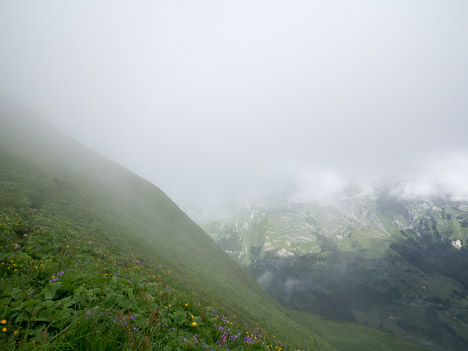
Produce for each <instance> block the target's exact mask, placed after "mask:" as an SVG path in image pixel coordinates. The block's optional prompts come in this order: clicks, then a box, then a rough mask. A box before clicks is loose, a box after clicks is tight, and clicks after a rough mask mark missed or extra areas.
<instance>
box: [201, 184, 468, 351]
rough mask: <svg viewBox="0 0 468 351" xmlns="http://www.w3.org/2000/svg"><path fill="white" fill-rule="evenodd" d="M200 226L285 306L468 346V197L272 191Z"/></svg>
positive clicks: (447, 345)
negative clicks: (312, 199)
mask: <svg viewBox="0 0 468 351" xmlns="http://www.w3.org/2000/svg"><path fill="white" fill-rule="evenodd" d="M202 227H203V228H204V229H205V230H206V232H207V233H208V234H210V235H211V236H212V237H213V238H214V239H215V240H216V242H217V243H218V244H219V245H220V246H221V247H222V248H223V249H224V250H225V251H226V252H227V253H229V254H230V255H231V257H233V258H235V259H236V260H238V261H239V262H240V263H242V264H243V265H244V266H245V267H247V268H248V270H249V271H250V273H251V274H252V275H253V276H254V277H255V278H256V279H257V281H258V282H259V283H260V284H262V285H263V286H264V287H265V288H266V289H267V290H268V292H269V293H270V294H271V295H272V296H273V297H274V298H275V299H276V300H277V301H278V302H280V303H281V304H282V305H283V306H285V307H288V308H293V309H298V310H301V311H306V312H310V313H317V314H320V315H322V316H325V317H328V318H332V319H335V320H344V321H348V322H352V323H358V324H361V325H368V326H372V327H374V328H377V329H380V330H384V331H387V332H391V333H393V334H394V335H396V336H399V337H401V338H404V339H405V340H411V341H413V342H417V343H419V344H421V345H424V346H426V347H429V348H431V349H434V350H437V349H452V350H462V349H468V337H467V335H468V269H467V267H468V248H467V243H468V203H464V202H453V201H449V200H446V199H442V198H426V199H417V200H402V199H399V198H396V197H392V196H390V195H388V194H385V193H383V194H381V195H380V196H377V197H375V198H371V197H359V196H356V197H347V198H342V199H340V200H336V201H333V202H329V203H327V204H320V203H289V202H287V201H277V200H276V201H272V200H264V201H258V202H255V203H252V204H250V205H249V206H246V207H244V208H242V209H240V210H239V211H236V212H234V213H232V215H231V216H230V217H229V218H226V219H224V220H221V221H214V222H209V223H204V224H202ZM322 335H323V334H322ZM330 342H331V343H333V342H332V341H331V340H330Z"/></svg>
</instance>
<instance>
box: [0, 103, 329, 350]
mask: <svg viewBox="0 0 468 351" xmlns="http://www.w3.org/2000/svg"><path fill="white" fill-rule="evenodd" d="M0 165H1V167H0V181H1V183H0V195H1V196H0V209H1V210H2V211H3V212H4V213H5V215H7V213H10V216H11V213H13V212H14V211H17V212H20V213H22V214H24V216H29V217H28V218H30V219H31V218H35V217H31V216H33V215H32V214H31V213H39V214H41V216H46V217H47V216H49V217H51V216H53V217H54V220H55V221H57V223H67V225H66V227H67V230H68V231H69V232H70V233H71V232H73V231H76V232H78V233H80V235H86V238H87V239H89V240H90V242H92V240H93V237H94V236H96V238H100V239H99V240H101V241H102V240H104V241H105V242H107V243H108V245H111V246H113V247H114V246H115V247H121V248H122V247H123V248H125V250H127V251H130V252H133V253H137V255H138V256H141V257H143V258H144V261H145V262H146V263H147V264H149V265H152V264H153V265H162V266H164V267H166V269H167V270H168V271H170V272H171V275H172V276H173V277H174V279H176V280H177V281H183V284H184V286H186V287H187V289H188V290H190V289H193V290H195V292H196V294H198V295H199V296H204V298H205V299H208V300H211V301H213V303H219V304H221V305H223V306H224V307H225V308H227V309H230V310H232V311H234V313H235V314H236V315H238V316H239V318H241V319H242V320H244V321H246V322H247V323H252V324H264V325H265V323H266V324H267V325H268V328H269V330H270V331H271V333H273V334H275V335H277V337H278V338H280V339H283V340H287V342H288V345H290V346H295V347H313V346H314V345H317V341H316V340H317V338H315V337H314V336H313V335H311V333H310V332H309V331H308V330H307V329H306V328H302V327H300V326H299V325H298V324H297V323H295V322H294V321H292V320H291V319H290V318H288V317H287V316H285V315H284V313H282V310H281V307H279V306H278V305H277V304H276V302H274V300H272V299H271V298H270V297H269V295H268V294H266V293H265V292H264V290H263V289H262V288H261V287H260V286H259V285H258V284H257V283H256V282H255V281H254V280H253V279H252V278H251V277H250V276H249V275H248V274H246V273H245V272H244V271H243V269H241V268H240V266H239V265H238V264H237V263H235V262H234V261H233V260H232V259H231V258H230V257H229V256H228V255H226V254H225V253H224V252H223V251H222V250H221V249H220V248H219V247H218V246H217V245H216V243H215V242H214V241H213V240H212V239H211V238H210V237H209V236H207V235H206V234H205V233H204V232H203V230H201V229H200V228H199V227H198V226H197V225H196V224H195V223H194V222H192V221H191V220H190V219H189V218H188V217H187V216H186V215H185V214H184V213H183V212H182V211H181V210H180V209H179V208H178V207H177V206H176V205H175V204H174V203H173V202H172V201H171V200H170V199H169V198H168V197H167V196H166V195H165V194H164V193H163V192H162V191H161V190H159V189H158V188H156V187H155V186H154V185H152V184H150V183H149V182H147V181H145V180H144V179H141V178H139V177H138V176H136V175H134V174H132V173H131V172H129V171H127V170H125V169H124V168H122V167H120V166H119V165H117V164H115V163H113V162H111V161H109V160H107V159H105V158H104V157H102V156H100V155H98V154H96V153H94V152H92V151H91V150H88V149H87V148H85V147H83V146H82V145H80V144H79V143H77V142H75V141H73V140H71V139H69V138H67V137H66V136H64V135H63V134H62V133H60V132H58V131H57V130H55V129H54V128H53V127H51V126H50V125H48V124H47V123H46V122H45V121H43V120H41V119H40V118H38V117H36V116H33V114H32V113H31V112H30V111H28V110H26V109H24V108H22V107H18V106H16V105H13V104H10V103H5V102H3V104H2V108H1V111H0ZM31 211H33V212H31ZM29 214H31V215H29ZM41 218H42V217H41ZM42 220H43V219H42ZM32 222H34V223H35V222H36V221H35V220H33V221H32ZM8 240H9V239H8ZM51 240H52V238H51ZM15 245H16V244H15ZM20 246H21V245H20ZM12 284H13V283H12ZM4 302H5V301H4ZM319 345H322V346H323V348H326V347H327V346H326V344H325V343H320V342H319Z"/></svg>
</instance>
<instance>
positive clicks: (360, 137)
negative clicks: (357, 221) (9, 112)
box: [0, 0, 468, 211]
mask: <svg viewBox="0 0 468 351" xmlns="http://www.w3.org/2000/svg"><path fill="white" fill-rule="evenodd" d="M0 45H1V50H2V54H1V55H0V93H1V94H3V95H6V96H9V97H11V98H13V99H15V100H16V101H18V102H20V103H22V104H24V105H27V106H29V107H30V108H31V109H33V110H35V111H36V112H37V113H39V114H40V115H42V116H43V117H44V118H45V119H47V120H48V121H50V122H51V123H52V124H53V125H55V126H56V127H58V128H59V129H61V130H62V131H64V132H65V133H67V134H69V135H71V136H72V137H74V138H75V139H77V140H78V141H80V142H82V143H83V144H85V145H87V146H89V147H91V148H92V149H94V150H96V151H98V152H99V153H101V154H103V155H105V156H107V157H109V158H110V159H112V160H114V161H116V162H118V163H120V164H122V165H123V166H125V167H127V168H129V169H130V170H132V171H133V172H135V173H137V174H138V175H140V176H142V177H144V178H146V179H148V180H149V181H151V182H152V183H154V184H155V185H157V186H158V187H160V188H161V189H162V190H163V191H165V192H166V193H167V194H168V195H169V196H170V197H171V198H172V199H174V200H175V201H176V203H177V204H179V205H180V206H181V207H182V208H184V209H190V208H197V209H204V210H207V211H210V210H216V209H219V208H223V207H226V206H228V205H230V204H233V203H242V202H245V201H249V200H251V199H254V198H258V197H261V196H264V195H265V194H268V193H271V192H274V191H278V190H281V191H288V193H289V199H290V201H311V200H325V199H328V198H330V197H333V196H337V195H339V194H343V193H344V192H348V193H349V191H350V189H354V190H353V191H354V192H355V193H356V194H371V193H372V192H373V191H374V190H373V189H374V188H375V187H376V186H377V185H378V184H382V183H389V184H391V185H392V189H391V191H390V193H391V194H394V195H396V196H401V197H404V198H411V197H416V196H430V195H443V196H447V197H449V198H451V199H455V200H468V138H467V137H466V131H467V130H468V99H467V97H466V94H467V92H468V68H467V65H466V62H468V3H467V2H466V1H422V0H421V1H410V2H409V1H392V2H383V1H382V2H381V1H377V2H376V1H353V2H349V1H327V2H318V1H288V2H284V1H235V2H227V1H226V2H224V1H196V2H194V1H177V2H175V1H158V2H153V1H136V2H125V1H109V2H99V3H96V2H95V1H80V2H73V3H72V2H63V1H41V2H37V1H3V2H2V3H1V4H0ZM285 189H286V190H285Z"/></svg>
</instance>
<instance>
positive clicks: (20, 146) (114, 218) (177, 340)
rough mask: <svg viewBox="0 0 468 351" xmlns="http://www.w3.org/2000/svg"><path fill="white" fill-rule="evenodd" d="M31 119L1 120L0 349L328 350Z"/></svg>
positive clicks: (216, 256)
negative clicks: (0, 324)
mask: <svg viewBox="0 0 468 351" xmlns="http://www.w3.org/2000/svg"><path fill="white" fill-rule="evenodd" d="M29 114H30V112H28V111H25V110H24V109H20V108H17V107H15V106H8V108H6V109H3V110H2V111H1V113H0V246H1V251H0V252H1V254H0V255H1V256H0V261H1V268H0V279H1V280H0V295H1V296H0V317H1V320H2V323H3V322H4V324H2V326H1V327H2V330H3V329H4V330H5V331H2V333H1V335H0V349H2V350H3V349H38V350H47V349H60V350H66V349H69V350H76V349H103V350H104V349H105V350H115V349H135V350H137V349H138V350H140V349H143V350H144V349H148V350H199V349H200V350H202V349H210V350H211V349H214V348H216V349H223V350H225V349H227V348H228V347H229V349H231V350H232V349H236V350H257V349H258V350H267V349H274V350H277V349H280V348H281V349H283V350H285V349H288V350H289V349H290V348H300V349H320V350H326V349H330V347H329V346H328V345H327V344H326V343H325V342H323V341H322V340H321V339H320V338H319V337H316V336H315V335H314V334H313V333H311V332H310V331H309V330H308V329H307V328H305V327H302V326H300V325H299V324H297V323H296V322H295V321H293V320H292V319H291V318H289V317H288V316H287V315H286V314H285V313H284V310H283V309H282V308H281V307H280V306H279V305H278V304H277V303H276V302H274V300H273V299H272V298H271V297H270V296H269V295H268V294H267V293H265V292H264V291H263V289H262V288H261V287H260V286H259V285H258V284H257V283H256V282H255V281H254V280H253V279H252V278H251V277H250V276H249V275H248V274H247V273H245V272H244V271H243V269H241V268H240V267H239V265H238V264H237V263H235V262H234V261H233V260H232V259H231V258H230V257H229V256H228V255H226V254H225V253H224V252H223V251H222V250H221V249H220V248H219V247H218V246H217V245H216V244H215V242H214V241H213V240H212V239H211V238H209V237H208V236H207V235H206V234H205V233H204V232H203V231H202V230H201V229H200V228H199V227H198V226H197V225H196V224H195V223H193V222H192V221H191V220H190V219H189V218H188V217H187V216H186V215H185V214H184V213H183V212H182V211H181V210H180V209H179V208H178V207H177V206H176V205H175V204H174V203H173V202H172V201H171V200H170V199H168V198H167V197H166V196H165V195H164V194H163V193H162V192H161V191H160V190H159V189H157V188H156V187H155V186H153V185H152V184H150V183H148V182H146V181H145V180H143V179H141V178H139V177H137V176H135V175H134V174H132V173H131V172H129V171H127V170H125V169H123V168H122V167H120V166H118V165H116V164H114V163H113V162H111V161H109V160H107V159H105V158H103V157H101V156H99V155H97V154H95V153H93V152H92V151H90V150H87V149H86V148H84V147H83V146H81V145H79V144H78V143H76V142H74V141H72V140H70V139H68V138H66V137H65V136H63V135H62V134H61V133H59V132H57V131H56V130H54V129H53V128H52V127H50V126H48V125H47V124H46V123H45V122H43V121H41V120H40V119H37V118H32V117H29ZM192 316H193V318H192ZM239 333H240V334H239ZM203 345H206V348H205V347H204V346H203ZM219 345H221V347H219Z"/></svg>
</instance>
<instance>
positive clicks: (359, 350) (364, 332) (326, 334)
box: [289, 311, 424, 351]
mask: <svg viewBox="0 0 468 351" xmlns="http://www.w3.org/2000/svg"><path fill="white" fill-rule="evenodd" d="M289 314H290V315H291V316H292V318H294V319H295V320H297V321H298V322H299V323H301V324H302V325H305V326H307V327H308V328H309V329H310V330H313V331H314V333H316V334H318V335H319V336H320V337H322V338H323V339H325V340H327V341H328V342H329V343H330V344H331V345H332V346H334V347H336V348H337V349H338V350H348V351H375V350H383V351H385V350H388V351H390V350H405V351H416V350H424V348H423V347H421V346H418V345H415V344H412V343H408V342H405V341H404V340H400V339H398V338H395V337H394V336H392V335H390V334H387V333H383V332H380V331H378V330H376V329H373V328H367V327H364V326H360V325H356V324H353V323H344V322H335V321H330V320H328V319H325V318H321V317H319V316H316V315H312V314H308V313H304V312H299V311H290V312H289ZM356 336H359V337H356Z"/></svg>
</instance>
